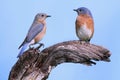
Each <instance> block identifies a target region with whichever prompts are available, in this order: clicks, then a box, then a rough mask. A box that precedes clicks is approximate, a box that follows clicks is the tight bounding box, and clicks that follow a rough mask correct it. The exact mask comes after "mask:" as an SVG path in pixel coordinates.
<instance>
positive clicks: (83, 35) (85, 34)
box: [77, 25, 92, 40]
mask: <svg viewBox="0 0 120 80" xmlns="http://www.w3.org/2000/svg"><path fill="white" fill-rule="evenodd" d="M77 35H78V37H79V39H80V40H89V39H90V37H91V35H92V32H91V30H89V29H88V28H87V27H86V25H83V26H82V27H80V28H79V30H77Z"/></svg>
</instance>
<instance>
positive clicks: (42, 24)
mask: <svg viewBox="0 0 120 80" xmlns="http://www.w3.org/2000/svg"><path fill="white" fill-rule="evenodd" d="M47 17H50V15H47V14H45V13H38V14H37V15H36V16H35V19H34V21H33V23H32V25H31V27H30V29H29V31H28V33H27V35H26V38H25V39H24V41H23V43H22V44H21V45H20V46H19V49H20V48H21V47H22V48H21V50H20V52H19V54H18V56H17V57H20V56H21V55H22V54H23V52H24V51H25V49H26V48H27V46H29V45H31V44H36V43H38V42H39V41H40V40H41V39H42V38H43V36H44V35H45V33H46V21H45V19H46V18H47Z"/></svg>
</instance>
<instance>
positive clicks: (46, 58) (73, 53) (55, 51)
mask: <svg viewBox="0 0 120 80" xmlns="http://www.w3.org/2000/svg"><path fill="white" fill-rule="evenodd" d="M110 55H111V54H110V51H109V50H107V49H105V48H103V47H101V46H98V45H94V44H90V43H86V42H80V41H77V40H75V41H67V42H62V43H58V44H56V45H53V46H51V47H48V48H46V49H44V50H42V51H41V52H40V50H38V48H35V49H29V50H28V51H26V52H25V53H24V54H23V55H22V56H21V57H20V58H19V59H18V61H17V63H16V64H15V65H14V66H13V67H12V70H11V71H10V75H9V80H46V79H47V78H48V76H49V74H50V72H51V70H52V68H53V67H55V66H57V65H58V64H60V63H64V62H72V63H81V64H86V65H92V64H96V63H95V62H93V61H107V62H109V61H110V59H109V57H110Z"/></svg>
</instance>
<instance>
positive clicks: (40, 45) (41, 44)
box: [36, 43, 44, 49]
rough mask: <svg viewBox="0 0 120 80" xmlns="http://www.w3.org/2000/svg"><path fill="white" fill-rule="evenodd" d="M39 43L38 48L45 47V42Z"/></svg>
mask: <svg viewBox="0 0 120 80" xmlns="http://www.w3.org/2000/svg"><path fill="white" fill-rule="evenodd" d="M38 44H39V46H38V47H37V48H36V49H39V48H41V47H42V46H43V47H44V44H43V43H38Z"/></svg>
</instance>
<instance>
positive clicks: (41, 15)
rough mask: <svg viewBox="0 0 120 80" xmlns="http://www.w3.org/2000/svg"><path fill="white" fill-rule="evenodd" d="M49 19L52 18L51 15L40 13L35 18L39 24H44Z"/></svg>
mask: <svg viewBox="0 0 120 80" xmlns="http://www.w3.org/2000/svg"><path fill="white" fill-rule="evenodd" d="M47 17H51V16H50V15H47V14H45V13H38V14H37V15H36V16H35V20H36V21H38V22H42V21H44V20H45V19H46V18H47Z"/></svg>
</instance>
